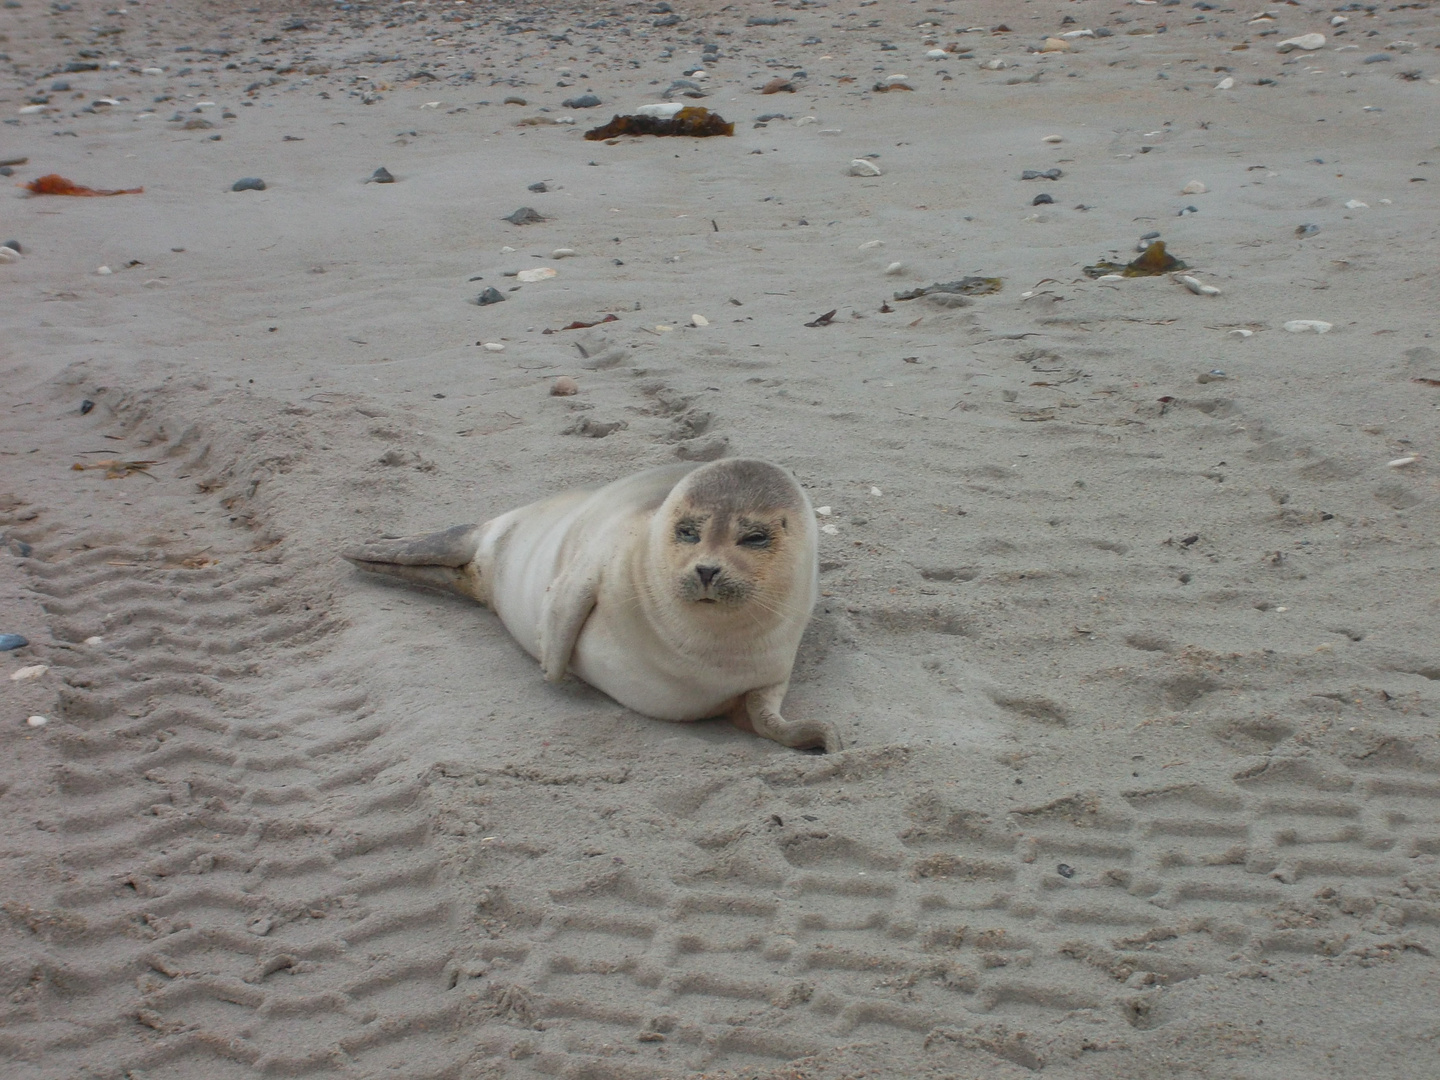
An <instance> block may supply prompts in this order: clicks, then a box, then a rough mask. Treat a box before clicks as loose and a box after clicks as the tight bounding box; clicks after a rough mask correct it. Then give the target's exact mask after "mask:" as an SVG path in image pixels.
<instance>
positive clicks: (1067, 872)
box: [1055, 862, 1075, 878]
mask: <svg viewBox="0 0 1440 1080" xmlns="http://www.w3.org/2000/svg"><path fill="white" fill-rule="evenodd" d="M1055 872H1056V873H1057V874H1059V875H1060V876H1061V877H1063V878H1072V877H1074V876H1075V868H1074V867H1073V866H1069V865H1067V864H1065V863H1063V862H1062V863H1061V864H1060V865H1059V866H1057V867H1055Z"/></svg>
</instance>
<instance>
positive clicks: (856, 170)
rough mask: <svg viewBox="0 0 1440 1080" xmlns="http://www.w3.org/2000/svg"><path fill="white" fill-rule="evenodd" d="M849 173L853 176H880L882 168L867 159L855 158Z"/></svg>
mask: <svg viewBox="0 0 1440 1080" xmlns="http://www.w3.org/2000/svg"><path fill="white" fill-rule="evenodd" d="M848 171H849V173H850V175H851V176H880V175H882V173H881V172H880V166H879V165H876V164H875V163H874V162H873V161H867V160H866V159H865V158H855V159H854V160H853V161H851V162H850V168H849V170H848Z"/></svg>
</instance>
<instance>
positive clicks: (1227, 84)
mask: <svg viewBox="0 0 1440 1080" xmlns="http://www.w3.org/2000/svg"><path fill="white" fill-rule="evenodd" d="M1234 88H1235V80H1234V78H1232V77H1231V76H1229V75H1226V76H1225V77H1224V78H1223V79H1221V80H1220V81H1219V82H1218V83H1216V84H1215V89H1216V90H1233V89H1234Z"/></svg>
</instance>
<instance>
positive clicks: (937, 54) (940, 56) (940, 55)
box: [925, 49, 950, 60]
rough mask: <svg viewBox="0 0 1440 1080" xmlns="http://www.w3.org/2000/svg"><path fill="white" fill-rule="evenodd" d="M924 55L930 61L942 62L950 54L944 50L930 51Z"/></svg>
mask: <svg viewBox="0 0 1440 1080" xmlns="http://www.w3.org/2000/svg"><path fill="white" fill-rule="evenodd" d="M925 55H926V56H927V57H929V58H930V59H931V60H944V59H945V57H947V56H949V55H950V54H949V53H947V52H946V51H945V50H944V49H931V50H929V51H928V52H927V53H926V54H925Z"/></svg>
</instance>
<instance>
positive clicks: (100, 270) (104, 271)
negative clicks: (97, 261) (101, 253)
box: [95, 266, 115, 277]
mask: <svg viewBox="0 0 1440 1080" xmlns="http://www.w3.org/2000/svg"><path fill="white" fill-rule="evenodd" d="M95 273H97V274H99V275H100V276H101V277H109V276H110V275H111V274H113V273H115V271H114V270H111V269H110V267H108V266H97V267H96V268H95Z"/></svg>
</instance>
